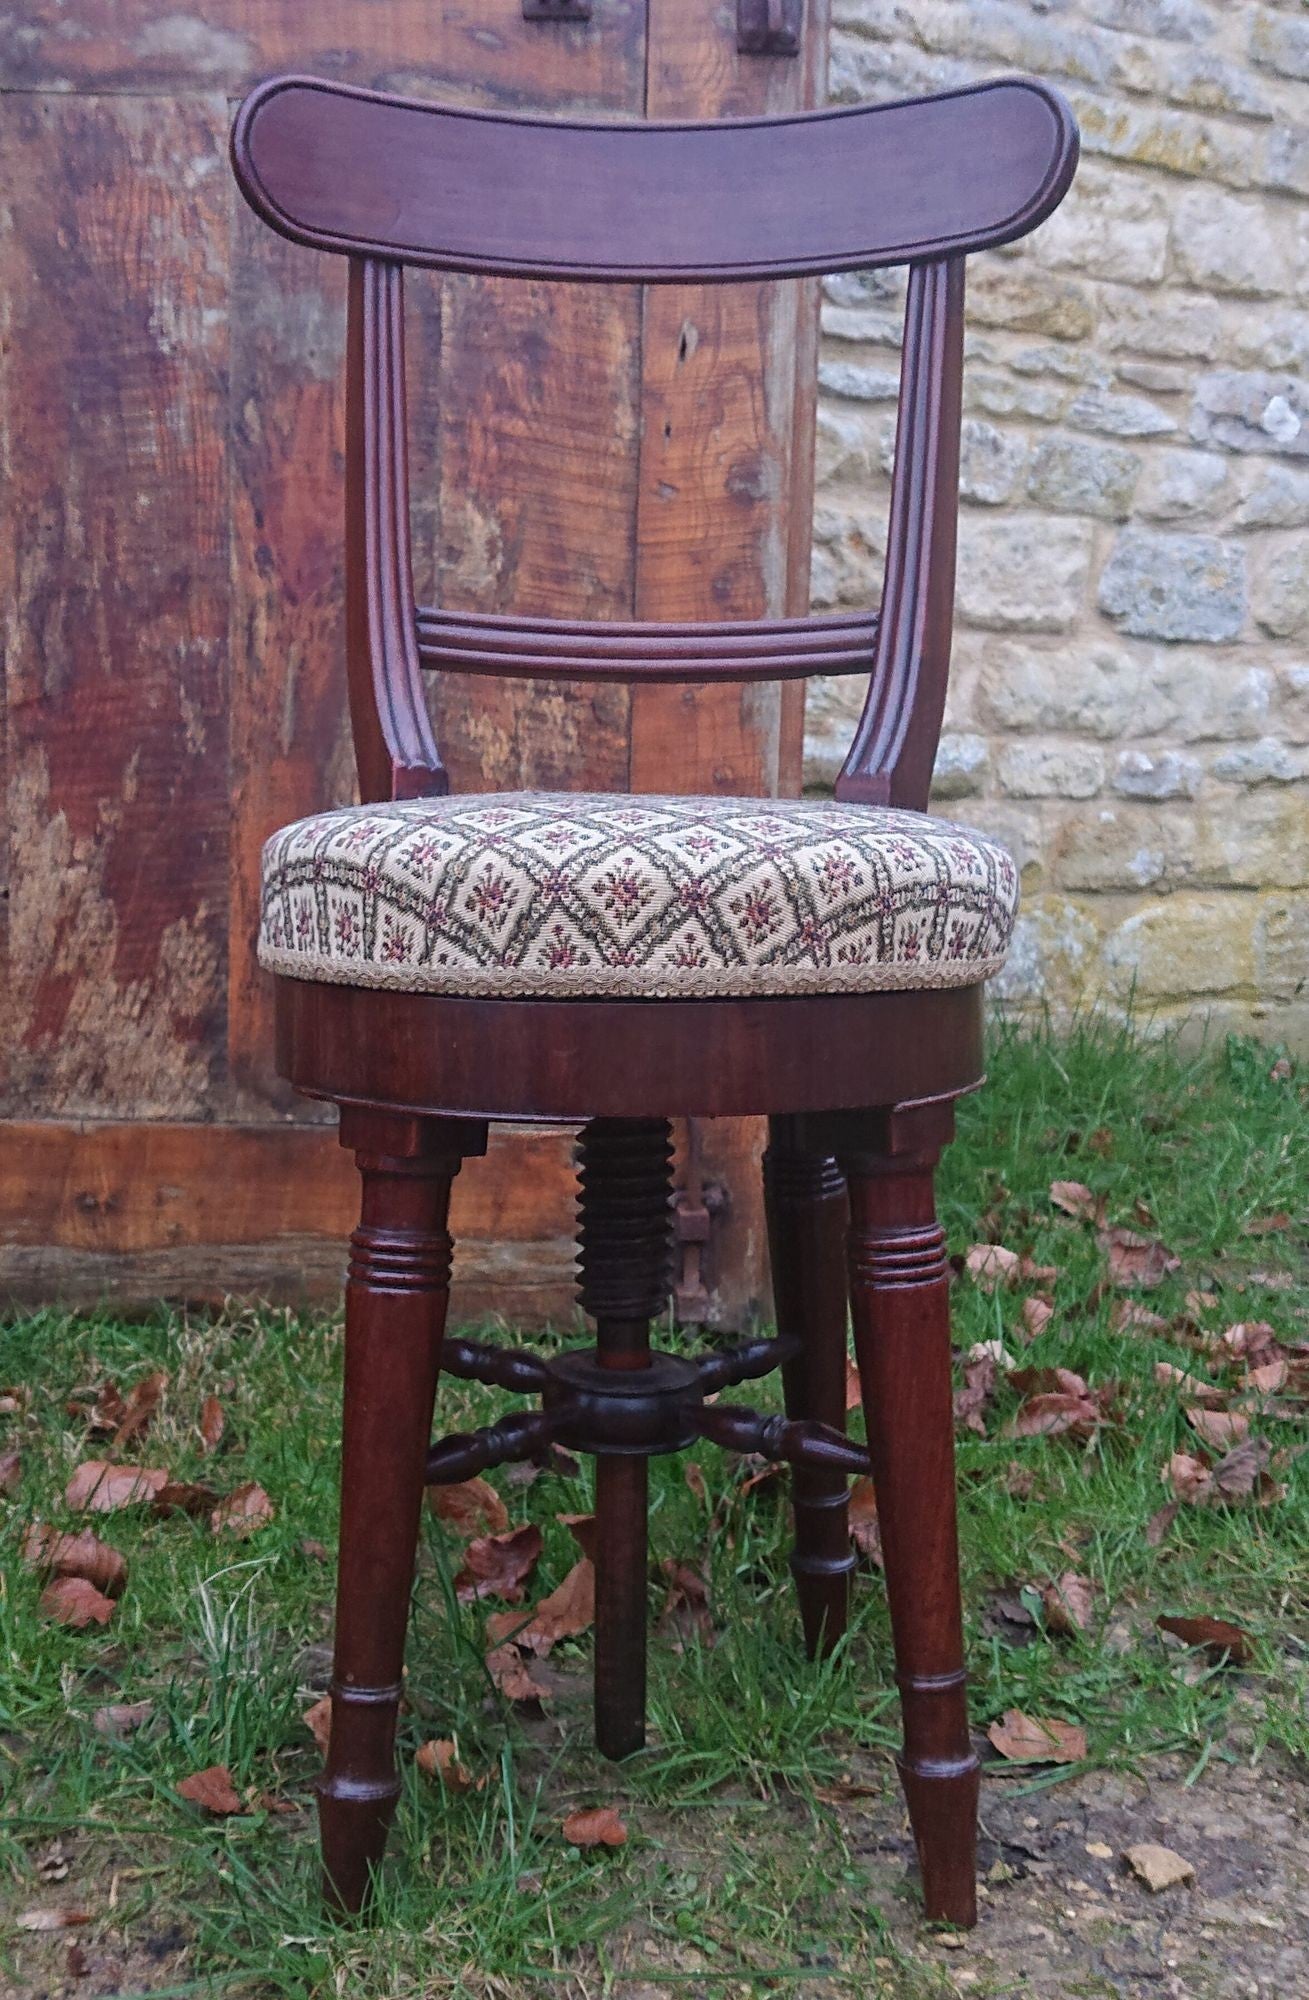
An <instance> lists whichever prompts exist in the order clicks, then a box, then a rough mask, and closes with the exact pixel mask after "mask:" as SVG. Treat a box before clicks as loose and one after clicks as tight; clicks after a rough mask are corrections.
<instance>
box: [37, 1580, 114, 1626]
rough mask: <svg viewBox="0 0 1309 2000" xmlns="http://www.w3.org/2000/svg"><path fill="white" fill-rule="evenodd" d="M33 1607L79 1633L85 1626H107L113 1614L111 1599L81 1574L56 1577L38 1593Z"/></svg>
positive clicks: (45, 1616)
mask: <svg viewBox="0 0 1309 2000" xmlns="http://www.w3.org/2000/svg"><path fill="white" fill-rule="evenodd" d="M37 1609H38V1610H39V1611H40V1613H41V1615H42V1617H44V1618H53V1619H55V1620H56V1621H57V1623H59V1624H60V1625H71V1627H72V1628H73V1630H74V1631H75V1632H80V1631H82V1630H83V1629H84V1628H85V1627H86V1626H87V1625H107V1624H108V1623H109V1620H110V1619H111V1618H112V1617H113V1615H114V1601H113V1599H112V1597H106V1596H105V1595H104V1593H103V1592H102V1591H99V1590H97V1589H96V1587H95V1585H94V1584H93V1583H88V1582H87V1580H86V1578H85V1577H84V1576H57V1577H56V1578H55V1580H54V1582H53V1583H48V1584H47V1585H46V1587H45V1589H44V1590H43V1591H42V1592H41V1595H40V1598H39V1600H38V1602H37Z"/></svg>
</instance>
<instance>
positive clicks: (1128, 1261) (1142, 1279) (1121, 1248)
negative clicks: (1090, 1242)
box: [1097, 1229, 1182, 1291]
mask: <svg viewBox="0 0 1309 2000" xmlns="http://www.w3.org/2000/svg"><path fill="white" fill-rule="evenodd" d="M1097 1241H1098V1242H1099V1245H1100V1248H1101V1249H1102V1250H1103V1251H1104V1253H1105V1256H1106V1258H1107V1259H1108V1263H1109V1282H1110V1283H1111V1284H1113V1285H1119V1286H1122V1287H1124V1288H1130V1289H1132V1290H1138V1291H1151V1290H1153V1288H1154V1287H1155V1286H1156V1285H1161V1284H1162V1283H1163V1281H1164V1279H1165V1278H1167V1277H1169V1276H1170V1275H1171V1274H1172V1272H1174V1271H1180V1269H1181V1267H1182V1260H1181V1258H1180V1257H1174V1255H1173V1253H1172V1251H1171V1250H1169V1249H1168V1248H1167V1247H1166V1246H1165V1245H1164V1244H1162V1243H1160V1242H1159V1241H1158V1240H1157V1238H1155V1237H1153V1236H1141V1235H1139V1234H1138V1232H1137V1231H1136V1230H1135V1229H1102V1230H1100V1231H1099V1234H1098V1237H1097Z"/></svg>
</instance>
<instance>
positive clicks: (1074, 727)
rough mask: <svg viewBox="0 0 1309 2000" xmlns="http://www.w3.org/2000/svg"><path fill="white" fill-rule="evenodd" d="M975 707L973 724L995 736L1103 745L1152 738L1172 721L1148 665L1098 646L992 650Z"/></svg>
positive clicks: (1166, 694) (1172, 708)
mask: <svg viewBox="0 0 1309 2000" xmlns="http://www.w3.org/2000/svg"><path fill="white" fill-rule="evenodd" d="M977 704H978V715H979V718H980V719H981V720H982V721H983V722H984V723H988V724H989V725H990V726H991V727H992V728H995V729H1005V730H1031V731H1033V732H1051V731H1054V732H1066V733H1068V734H1070V735H1079V736H1094V737H1100V738H1102V739H1104V740H1106V741H1113V740H1114V739H1115V738H1117V737H1121V736H1125V735H1127V734H1128V733H1129V732H1132V733H1137V734H1147V735H1154V734H1156V733H1158V732H1159V731H1161V730H1166V729H1168V728H1169V727H1170V725H1171V724H1173V723H1174V722H1176V720H1177V717H1178V714H1179V707H1178V703H1177V700H1176V698H1175V696H1174V695H1173V694H1172V692H1171V690H1170V689H1168V688H1167V687H1166V686H1164V685H1162V684H1161V681H1160V677H1158V676H1155V675H1152V674H1151V672H1150V662H1149V660H1148V659H1146V658H1142V657H1140V656H1138V655H1136V654H1133V653H1130V652H1128V651H1126V650H1125V649H1124V648H1122V647H1117V646H1113V645H1109V644H1105V643H1104V642H1102V641H1098V640H1091V641H1090V642H1089V643H1088V642H1087V641H1086V640H1080V641H1074V642H1070V643H1066V644H1065V645H1063V646H1060V647H1057V648H1054V649H1052V650H1038V649H1037V648H1036V647H1034V646H1031V645H1025V644H1022V643H1018V642H1014V641H1006V642H1004V643H1002V644H999V645H996V646H994V647H993V649H992V650H991V652H990V653H989V654H988V656H987V657H986V658H985V659H984V661H983V663H982V666H981V670H980V672H979V674H978V685H977Z"/></svg>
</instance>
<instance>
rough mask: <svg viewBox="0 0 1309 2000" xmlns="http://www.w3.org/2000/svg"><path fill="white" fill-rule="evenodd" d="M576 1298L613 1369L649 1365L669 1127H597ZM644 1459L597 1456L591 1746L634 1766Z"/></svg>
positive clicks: (583, 1155) (599, 1353) (600, 1122)
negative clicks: (626, 1759)
mask: <svg viewBox="0 0 1309 2000" xmlns="http://www.w3.org/2000/svg"><path fill="white" fill-rule="evenodd" d="M578 1169H579V1171H578V1180H579V1186H580V1200H579V1205H578V1213H579V1229H578V1264H579V1279H578V1296H579V1298H580V1299H581V1302H582V1306H583V1308H584V1309H585V1311H586V1312H588V1313H589V1314H590V1316H591V1317H592V1319H594V1321H595V1344H596V1357H597V1359H598V1361H599V1363H600V1366H601V1367H602V1368H606V1369H644V1368H648V1367H649V1366H650V1321H651V1320H652V1319H653V1318H654V1317H655V1316H656V1314H658V1313H660V1312H662V1311H663V1309H664V1307H665V1305H666V1304H667V1300H668V1291H669V1286H670V1284H671V1281H672V1143H671V1138H670V1133H669V1126H668V1121H667V1119H664V1118H630V1119H629V1118H594V1119H592V1121H591V1123H590V1124H589V1125H588V1126H587V1127H586V1129H585V1130H584V1132H583V1133H582V1137H581V1141H580V1144H579V1147H578ZM646 1500H647V1466H646V1461H645V1459H644V1458H641V1457H636V1456H628V1455H626V1454H623V1453H618V1452H603V1453H600V1454H598V1455H597V1458H596V1468H595V1514H596V1532H595V1740H596V1745H597V1747H598V1748H599V1750H600V1751H601V1753H602V1755H604V1756H606V1757H614V1758H619V1757H628V1756H630V1755H631V1754H632V1752H633V1751H634V1750H639V1749H641V1747H642V1746H643V1744H644V1743H645V1637H646V1634H645V1627H646V1567H647V1555H646Z"/></svg>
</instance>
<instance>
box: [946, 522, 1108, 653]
mask: <svg viewBox="0 0 1309 2000" xmlns="http://www.w3.org/2000/svg"><path fill="white" fill-rule="evenodd" d="M1093 533H1094V530H1093V529H1092V527H1091V525H1090V523H1089V522H1084V521H1074V520H1052V519H1051V518H1050V517H1049V516H1048V515H1040V514H1013V515H1005V516H1004V517H1002V518H1000V519H993V518H990V517H988V516H982V515H976V514H971V515H965V516H964V518H963V520H962V521H961V522H960V533H959V570H958V587H957V596H956V603H957V609H958V615H959V617H960V619H961V621H962V622H963V623H965V624H972V625H980V626H984V627H986V628H988V629H990V630H993V631H1013V632H1066V631H1068V630H1069V629H1070V627H1071V626H1072V625H1073V624H1074V623H1075V622H1076V620H1077V616H1078V613H1079V612H1080V610H1081V609H1082V606H1083V604H1084V602H1085V597H1086V586H1087V579H1088V576H1089V573H1090V566H1091V545H1092V536H1093Z"/></svg>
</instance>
